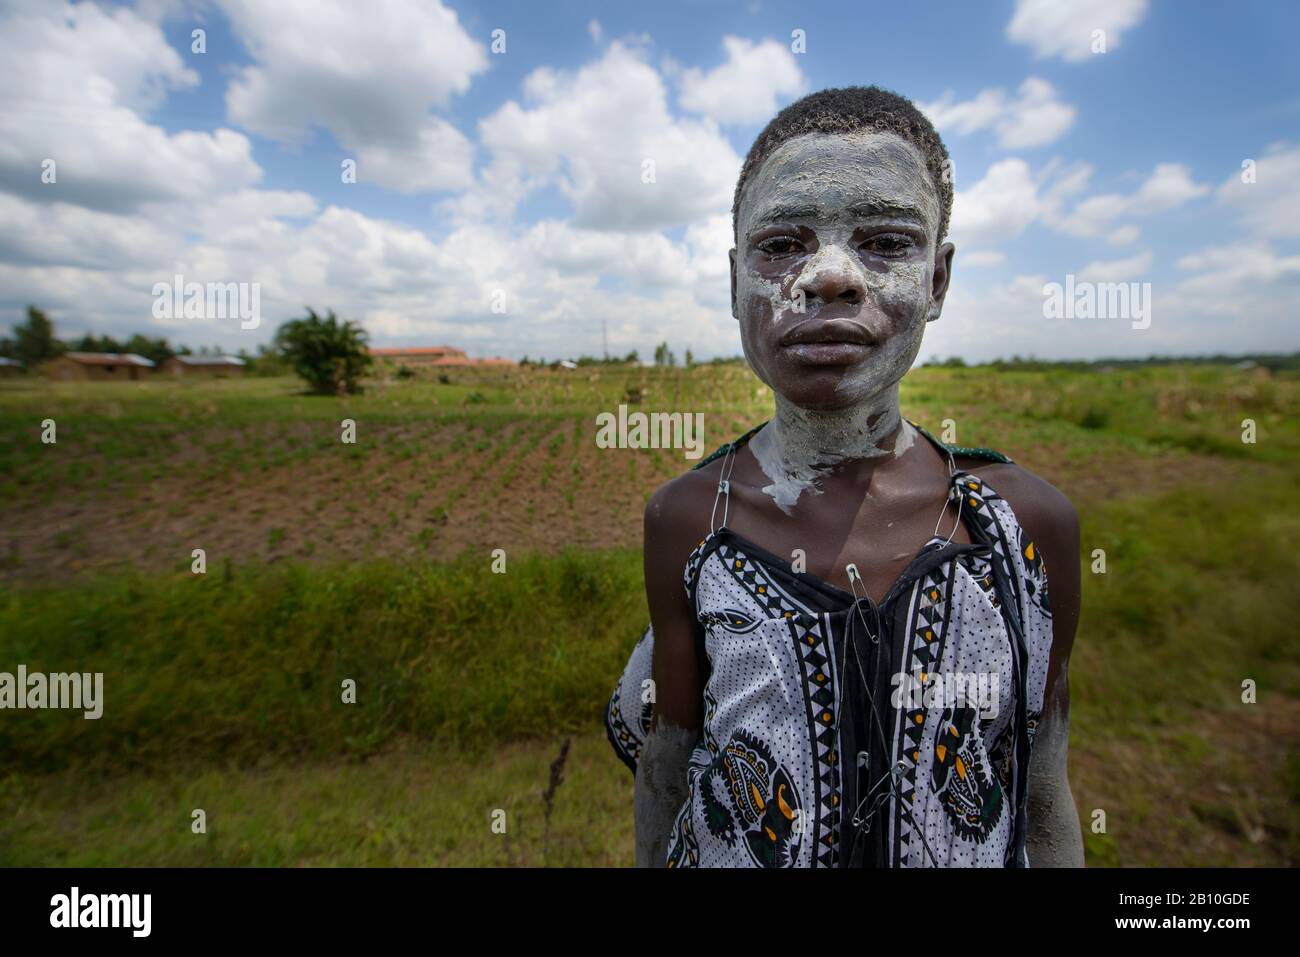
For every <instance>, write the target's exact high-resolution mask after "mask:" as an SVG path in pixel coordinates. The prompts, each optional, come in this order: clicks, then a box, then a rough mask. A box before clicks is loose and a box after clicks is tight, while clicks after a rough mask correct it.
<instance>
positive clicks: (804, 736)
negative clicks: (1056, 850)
mask: <svg viewBox="0 0 1300 957" xmlns="http://www.w3.org/2000/svg"><path fill="white" fill-rule="evenodd" d="M751 434H752V433H751ZM927 437H929V436H928V434H927ZM931 438H932V437H931ZM932 441H935V442H936V444H940V443H938V442H937V440H934V439H932ZM737 444H738V443H737ZM941 447H942V446H941ZM950 494H951V495H952V497H953V499H954V501H956V500H957V499H960V503H961V516H962V519H963V521H964V522H965V525H966V528H967V529H968V530H969V532H970V537H971V539H972V542H971V543H957V542H951V541H946V540H945V539H943V538H941V537H938V536H936V537H935V538H933V539H932V540H931V541H930V542H929V543H928V544H927V545H926V546H925V547H924V548H923V549H922V550H921V552H920V553H919V554H918V555H917V556H916V558H915V559H914V560H913V561H912V562H911V564H910V565H909V566H908V568H907V569H906V570H905V571H904V572H903V574H902V575H901V576H900V578H899V579H898V581H897V582H896V583H895V584H894V586H893V587H892V588H891V590H890V592H889V594H888V596H887V597H886V598H885V600H884V601H883V602H882V603H881V604H880V605H879V606H876V605H875V603H873V602H872V601H871V600H870V599H868V598H861V599H855V597H854V596H853V595H852V594H850V593H848V592H845V591H842V590H841V589H839V588H837V587H835V586H833V585H831V584H829V583H828V582H825V581H822V580H821V579H818V578H816V577H815V576H811V575H808V574H805V573H801V572H797V571H795V570H794V569H793V568H792V567H791V565H790V564H789V563H788V562H786V561H785V560H784V559H782V558H780V557H778V556H776V555H773V554H771V553H769V552H767V551H765V550H764V549H762V548H761V547H759V546H758V545H756V544H754V543H752V542H748V541H746V540H745V539H743V538H742V537H740V536H739V535H736V534H735V533H734V532H732V531H731V530H730V529H728V528H726V527H725V526H724V527H722V528H719V529H717V530H715V531H713V532H711V533H710V534H709V535H708V536H707V537H706V538H705V539H704V540H703V541H701V542H700V544H699V546H698V547H697V548H696V549H695V551H694V552H693V553H692V555H691V556H690V560H689V561H688V563H687V568H686V570H685V587H686V592H687V595H688V596H689V598H690V601H691V603H692V606H693V607H694V609H695V612H696V616H697V618H698V620H699V623H700V626H701V629H702V633H703V640H704V651H705V653H706V655H707V657H708V661H709V665H710V673H709V677H708V680H707V683H706V686H705V689H704V722H703V727H702V729H701V733H700V740H699V742H698V744H697V746H696V747H695V749H694V752H693V754H692V756H691V760H690V763H689V770H688V779H689V799H688V800H687V802H686V803H685V804H684V805H683V807H682V809H681V811H680V812H679V814H678V816H677V819H676V823H675V825H674V828H673V831H672V834H671V837H670V841H669V852H668V864H669V866H673V867H691V866H705V867H709V866H713V867H852V866H866V867H871V866H875V867H1003V866H1026V865H1027V859H1026V857H1025V853H1024V838H1025V800H1026V788H1027V780H1028V779H1027V773H1026V772H1027V767H1028V761H1029V753H1030V748H1031V745H1032V737H1033V732H1034V727H1035V724H1036V722H1037V719H1038V715H1039V714H1040V712H1041V710H1042V703H1043V694H1044V689H1045V685H1046V680H1047V665H1048V658H1049V655H1050V651H1051V642H1052V622H1051V610H1050V605H1049V602H1048V596H1047V580H1046V573H1045V569H1044V567H1043V562H1042V560H1041V558H1040V557H1039V556H1038V555H1037V553H1036V550H1035V548H1034V545H1033V543H1032V542H1031V541H1029V539H1028V538H1027V536H1026V535H1025V534H1024V532H1023V530H1022V529H1021V527H1020V525H1019V523H1018V522H1017V521H1016V517H1015V514H1014V513H1013V512H1012V510H1011V507H1010V505H1009V504H1008V503H1007V502H1006V500H1004V499H1003V498H1001V496H999V495H998V494H997V493H996V492H995V491H994V490H993V489H992V488H990V487H989V486H988V485H987V484H986V483H984V482H983V481H981V480H980V478H979V477H978V476H975V475H973V474H970V473H967V472H963V471H954V473H953V474H952V476H951V491H950ZM653 641H654V636H653V633H652V632H651V631H650V630H649V629H647V631H646V633H645V634H644V635H643V636H642V638H641V639H640V641H639V642H638V643H637V645H636V647H635V649H634V650H633V653H632V656H631V659H630V660H629V662H628V665H627V668H626V669H625V671H624V673H623V676H622V678H621V680H620V681H619V684H618V687H617V688H616V690H615V692H614V695H613V696H612V697H611V699H610V703H609V707H608V710H607V713H606V726H607V729H608V732H609V737H610V741H611V744H612V745H613V747H614V749H615V752H616V753H617V754H618V755H619V756H620V757H621V758H622V759H623V760H624V761H625V762H626V763H627V765H628V767H629V768H632V769H633V770H635V767H636V761H637V758H638V757H639V755H640V749H641V744H642V742H643V741H644V740H645V735H646V733H647V731H648V729H649V721H650V715H651V705H650V704H649V703H648V702H649V700H650V697H651V696H650V694H649V692H648V689H649V687H650V686H649V684H648V682H649V678H650V667H651V658H652V655H653ZM900 673H901V674H906V675H908V676H911V677H912V678H913V680H914V682H915V685H914V687H915V688H917V689H920V690H918V691H916V692H915V693H914V694H912V695H908V694H906V693H905V692H906V691H907V690H908V688H907V686H906V685H900V684H899V682H898V678H897V676H898V675H899V674H900ZM957 676H975V677H978V676H983V680H984V686H983V688H982V689H981V691H982V695H981V696H980V697H979V698H978V700H977V701H972V700H971V698H972V697H973V696H972V695H971V694H969V693H968V694H967V695H966V696H965V697H964V698H962V697H958V699H957V700H955V701H954V700H953V687H952V686H953V684H954V682H955V681H961V680H962V678H958V677H957ZM945 684H946V687H945ZM969 690H970V689H968V691H969ZM944 691H946V692H947V694H946V695H945V694H944V693H942V692H944ZM900 692H904V693H901V694H900Z"/></svg>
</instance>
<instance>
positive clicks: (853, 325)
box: [777, 319, 877, 366]
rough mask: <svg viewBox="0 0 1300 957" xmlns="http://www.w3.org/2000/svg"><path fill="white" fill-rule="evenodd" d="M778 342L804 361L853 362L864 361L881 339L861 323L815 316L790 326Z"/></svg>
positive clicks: (813, 362)
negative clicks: (818, 318)
mask: <svg viewBox="0 0 1300 957" xmlns="http://www.w3.org/2000/svg"><path fill="white" fill-rule="evenodd" d="M777 345H778V346H779V347H780V349H781V351H782V352H784V353H785V354H786V355H788V356H790V357H791V358H793V359H794V360H795V361H796V362H799V363H801V364H804V365H815V366H851V365H854V364H855V363H858V362H861V361H862V360H863V358H865V356H866V355H867V353H868V352H870V351H871V348H872V347H873V346H875V345H877V343H876V340H875V338H874V337H873V336H872V335H871V333H869V332H867V330H866V329H865V328H864V327H863V326H862V325H861V324H860V323H857V322H854V321H852V320H847V319H831V320H816V319H813V320H808V321H805V322H801V323H799V325H797V326H794V327H793V328H791V329H789V330H788V331H787V332H786V333H785V334H784V335H782V336H781V338H780V340H778V343H777Z"/></svg>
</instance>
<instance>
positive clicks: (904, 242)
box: [862, 233, 915, 259]
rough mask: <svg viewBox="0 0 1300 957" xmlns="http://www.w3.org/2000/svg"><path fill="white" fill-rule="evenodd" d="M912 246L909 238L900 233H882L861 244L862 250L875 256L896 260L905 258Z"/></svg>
mask: <svg viewBox="0 0 1300 957" xmlns="http://www.w3.org/2000/svg"><path fill="white" fill-rule="evenodd" d="M914 245H915V243H913V242H912V239H911V238H910V237H908V236H904V235H902V234H901V233H882V234H881V235H879V236H872V237H871V238H870V239H868V240H867V241H866V242H865V243H863V244H862V248H863V249H865V250H867V251H868V252H870V253H872V254H874V255H876V256H883V257H885V258H886V259H897V258H899V257H901V256H906V255H907V254H908V253H909V252H910V251H911V249H912V247H913V246H914Z"/></svg>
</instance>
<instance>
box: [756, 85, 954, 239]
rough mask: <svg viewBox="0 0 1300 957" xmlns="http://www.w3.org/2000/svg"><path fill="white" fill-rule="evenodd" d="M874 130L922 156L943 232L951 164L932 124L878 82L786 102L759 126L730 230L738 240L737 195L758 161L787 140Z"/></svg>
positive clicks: (949, 197)
mask: <svg viewBox="0 0 1300 957" xmlns="http://www.w3.org/2000/svg"><path fill="white" fill-rule="evenodd" d="M857 130H879V131H881V132H885V133H895V134H897V135H898V136H901V137H902V138H903V139H905V140H907V141H908V142H909V143H911V144H912V145H914V146H915V147H916V148H917V149H918V150H920V151H921V156H923V157H924V158H925V168H926V170H928V171H929V173H930V179H931V180H933V182H934V186H935V188H936V189H937V190H938V191H939V210H940V212H939V234H938V238H939V239H940V240H942V239H943V238H944V237H945V236H947V235H948V219H949V217H950V216H951V214H952V165H951V163H950V162H949V159H948V148H947V147H946V146H944V145H943V140H942V139H940V138H939V134H938V132H937V131H936V130H935V128H934V125H933V124H932V123H931V122H930V121H929V120H928V119H927V118H926V116H925V114H924V113H922V112H921V111H920V110H918V109H917V108H916V104H915V103H913V102H912V101H911V100H909V99H908V98H907V97H905V96H899V95H898V94H897V93H891V92H890V91H889V90H882V89H881V88H880V87H878V86H848V87H843V88H840V89H833V90H821V91H819V92H817V93H809V94H808V95H807V96H805V97H804V98H803V99H800V100H796V101H795V102H793V103H791V104H790V105H789V106H787V107H786V108H785V109H783V110H782V111H781V112H780V113H778V114H777V115H776V116H775V117H773V118H772V121H771V122H770V123H768V124H767V126H765V127H763V132H761V133H759V134H758V138H757V139H755V140H754V145H753V146H751V147H750V148H749V154H748V155H747V156H746V157H745V165H744V166H742V167H741V168H740V179H739V180H737V182H736V195H735V198H734V199H733V200H732V203H731V233H732V236H733V238H739V224H740V196H741V194H742V193H743V192H744V190H745V184H746V183H747V182H749V179H750V177H752V176H753V175H754V173H756V172H757V171H758V168H759V166H761V165H762V164H763V161H764V160H765V159H767V158H768V156H770V155H771V154H772V152H773V151H774V150H775V149H776V148H777V147H778V146H780V145H781V144H782V143H784V142H785V141H786V140H791V139H794V138H795V137H796V136H802V135H804V134H805V133H852V132H855V131H857Z"/></svg>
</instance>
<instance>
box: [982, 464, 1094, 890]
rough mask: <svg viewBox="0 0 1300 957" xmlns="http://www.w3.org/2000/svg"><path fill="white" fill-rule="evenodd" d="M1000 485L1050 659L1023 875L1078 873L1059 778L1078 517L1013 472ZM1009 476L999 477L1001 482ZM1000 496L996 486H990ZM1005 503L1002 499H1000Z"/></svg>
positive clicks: (1063, 781)
mask: <svg viewBox="0 0 1300 957" xmlns="http://www.w3.org/2000/svg"><path fill="white" fill-rule="evenodd" d="M1012 470H1014V472H1015V473H1017V474H1016V476H1015V480H1012V481H1010V482H1006V484H1007V487H1008V491H1006V492H1003V494H1004V495H1008V492H1010V493H1011V494H1014V495H1015V498H1014V500H1012V501H1011V504H1012V507H1013V508H1014V509H1015V510H1016V514H1017V516H1018V517H1019V518H1020V520H1021V522H1022V523H1023V524H1024V526H1025V529H1026V530H1027V531H1028V532H1029V534H1030V537H1031V538H1032V539H1033V541H1034V542H1035V545H1036V547H1037V548H1038V550H1039V552H1040V554H1041V555H1042V558H1043V567H1044V569H1045V571H1046V573H1047V593H1048V596H1049V599H1050V601H1051V605H1052V653H1051V657H1050V659H1049V661H1048V666H1047V687H1046V689H1045V690H1044V693H1043V710H1042V714H1041V716H1040V718H1039V724H1038V731H1037V734H1035V736H1034V747H1033V752H1032V754H1031V756H1030V759H1029V795H1028V798H1029V800H1028V804H1029V807H1028V811H1029V829H1028V833H1027V835H1026V842H1025V843H1026V851H1027V852H1028V855H1029V864H1030V866H1031V867H1082V866H1083V836H1082V834H1081V833H1080V830H1079V815H1078V812H1077V811H1076V810H1075V806H1074V797H1073V795H1072V794H1071V793H1070V779H1069V775H1068V774H1067V772H1066V766H1067V758H1068V755H1069V733H1070V683H1069V677H1068V675H1069V664H1070V652H1071V651H1072V649H1073V647H1074V636H1075V631H1076V630H1077V628H1078V624H1079V601H1080V589H1079V575H1080V570H1079V515H1078V513H1077V512H1076V511H1075V509H1074V506H1073V505H1071V504H1070V502H1069V500H1068V499H1067V498H1066V497H1065V496H1064V495H1062V494H1061V493H1060V492H1059V491H1057V490H1056V489H1055V488H1053V487H1052V486H1051V485H1049V484H1048V483H1046V482H1044V481H1043V480H1042V479H1039V478H1037V477H1036V476H1034V475H1032V474H1030V473H1028V472H1025V471H1024V470H1023V469H1019V468H1016V467H1015V466H1008V467H1006V469H1005V471H1008V472H1010V471H1012ZM1006 478H1010V476H1004V477H1000V479H999V480H1000V481H1005V479H1006ZM995 487H997V488H999V489H1000V490H1001V489H1002V486H1001V485H999V486H995ZM1008 497H1009V499H1010V496H1009V495H1008Z"/></svg>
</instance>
